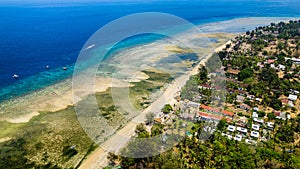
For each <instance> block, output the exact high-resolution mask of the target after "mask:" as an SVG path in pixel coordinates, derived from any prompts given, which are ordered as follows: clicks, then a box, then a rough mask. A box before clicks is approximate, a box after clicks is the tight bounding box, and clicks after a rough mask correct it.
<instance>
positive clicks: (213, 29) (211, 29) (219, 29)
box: [0, 17, 296, 123]
mask: <svg viewBox="0 0 300 169" xmlns="http://www.w3.org/2000/svg"><path fill="white" fill-rule="evenodd" d="M295 18H296V17H248V18H235V19H230V20H224V21H217V22H211V23H204V24H201V25H198V28H199V29H200V31H202V32H203V33H204V34H205V35H207V34H222V33H226V31H227V32H228V29H233V27H237V28H241V29H243V28H245V26H246V25H248V24H249V23H248V22H247V21H255V22H254V23H251V25H252V27H253V25H255V24H258V23H259V24H263V23H264V24H265V25H266V24H269V23H270V21H274V22H279V21H282V20H284V21H288V20H290V19H295ZM220 25H222V26H220ZM233 30H234V31H233V32H235V33H237V32H236V29H233ZM244 31H246V30H244ZM229 32H230V31H229ZM230 33H232V32H230ZM184 34H185V32H181V33H179V36H181V35H184ZM153 43H155V42H153ZM144 46H146V45H141V46H138V47H144ZM121 53H122V52H121ZM166 56H167V55H165V54H162V55H161V56H160V57H156V59H161V58H164V57H166ZM154 60H155V59H154ZM102 80H103V81H102V82H104V83H105V84H106V87H105V89H107V88H109V87H110V86H109V85H107V79H106V80H105V79H102ZM67 90H72V82H71V78H67V79H65V80H62V81H60V82H58V83H55V84H53V85H50V86H48V87H45V88H43V89H40V90H38V91H34V92H31V93H28V94H26V95H24V96H20V97H17V98H14V99H8V100H5V101H3V102H1V103H0V108H1V111H0V121H4V120H7V121H9V122H12V123H24V122H28V121H30V119H31V118H32V117H34V116H37V115H38V114H39V113H38V112H39V111H50V112H51V111H57V110H61V109H63V108H66V107H67V106H69V105H73V104H74V102H73V101H72V99H67V96H66V95H65V94H62V93H63V92H66V91H67ZM51 91H52V92H51ZM102 91H105V90H104V89H102V90H99V91H98V92H102ZM60 94H61V95H64V98H63V99H62V100H63V102H64V103H63V104H62V103H61V102H57V104H49V105H44V106H38V107H40V108H39V109H36V110H34V111H30V112H24V113H20V114H14V112H15V111H19V110H20V108H18V107H22V106H23V107H25V108H29V109H30V108H31V107H32V106H31V104H28V103H26V101H27V102H32V101H31V100H35V97H36V96H39V95H46V96H47V97H49V96H50V97H51V98H52V99H51V100H52V101H54V102H55V100H60V97H57V95H60ZM67 95H68V97H71V98H72V95H71V94H67ZM46 96H45V97H46ZM53 97H54V98H53ZM41 100H48V99H41ZM43 104H45V103H43ZM15 105H20V106H15ZM8 109H11V110H8ZM21 110H22V111H24V110H23V109H21ZM22 111H21V112H22ZM3 116H4V117H3ZM15 116H18V117H15Z"/></svg>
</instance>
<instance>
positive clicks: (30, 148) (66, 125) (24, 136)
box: [0, 71, 172, 169]
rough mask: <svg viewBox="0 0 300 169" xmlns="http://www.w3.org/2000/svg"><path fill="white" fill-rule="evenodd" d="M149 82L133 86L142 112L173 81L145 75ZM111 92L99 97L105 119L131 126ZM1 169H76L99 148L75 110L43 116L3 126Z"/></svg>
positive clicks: (0, 134)
mask: <svg viewBox="0 0 300 169" xmlns="http://www.w3.org/2000/svg"><path fill="white" fill-rule="evenodd" d="M144 73H146V74H147V75H148V76H149V77H150V78H148V79H146V80H142V81H140V82H135V83H133V87H130V88H129V91H130V95H129V97H130V99H131V101H132V102H133V103H134V105H135V106H136V107H137V108H139V109H142V108H144V107H143V106H144V105H145V102H147V101H149V99H150V97H149V96H150V95H151V93H153V92H156V91H158V90H160V88H162V87H163V86H164V85H166V84H167V83H169V82H170V81H171V80H172V78H171V76H170V75H169V74H167V73H162V72H155V71H145V72H144ZM110 91H111V90H107V91H105V92H101V93H96V98H97V102H98V105H99V109H100V112H101V115H102V117H104V118H105V119H106V120H107V122H108V124H109V125H111V126H113V127H115V128H120V127H122V126H123V125H124V124H126V123H127V122H128V119H126V118H124V117H123V116H122V114H120V113H119V111H118V110H117V108H116V107H115V105H114V103H113V99H112V95H111V93H110ZM0 130H1V132H0V168H7V169H9V168H22V169H24V168H76V166H78V165H79V164H80V162H81V161H82V160H83V159H84V158H85V157H86V155H87V154H89V153H90V152H91V151H93V149H95V148H96V147H97V145H95V144H94V142H93V141H92V140H91V139H90V138H89V137H88V136H87V134H86V133H85V132H84V130H83V129H82V127H81V125H80V123H79V122H78V120H77V116H76V112H75V109H74V107H73V106H69V107H67V108H66V109H63V110H60V111H56V112H40V115H38V116H36V117H34V118H32V119H31V120H30V121H29V122H28V123H19V124H13V123H9V122H6V121H2V122H1V123H0Z"/></svg>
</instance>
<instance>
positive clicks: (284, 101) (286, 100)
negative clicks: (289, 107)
mask: <svg viewBox="0 0 300 169" xmlns="http://www.w3.org/2000/svg"><path fill="white" fill-rule="evenodd" d="M281 102H282V104H288V103H289V100H288V99H281Z"/></svg>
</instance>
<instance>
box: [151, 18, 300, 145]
mask: <svg viewBox="0 0 300 169" xmlns="http://www.w3.org/2000/svg"><path fill="white" fill-rule="evenodd" d="M294 24H298V21H295V22H293V21H290V23H289V24H285V23H279V24H278V25H275V24H271V26H269V27H259V28H256V30H253V31H252V32H250V31H248V32H247V33H245V34H243V35H240V36H237V37H236V38H235V39H233V40H232V41H231V43H229V44H227V45H226V48H225V49H223V50H222V51H221V52H219V53H215V54H214V55H213V56H212V57H211V59H210V60H212V61H211V62H210V60H208V62H207V63H206V64H211V65H210V67H214V65H212V63H213V62H214V57H219V58H220V59H222V66H221V68H216V69H214V70H207V69H208V68H205V66H202V68H200V69H199V74H198V75H197V76H195V77H191V79H190V81H191V82H190V83H189V82H188V83H187V84H186V86H185V88H184V89H183V90H182V91H181V93H178V95H177V96H176V97H175V99H176V100H177V102H176V103H175V104H174V105H167V106H168V107H170V108H169V109H170V111H163V110H162V111H161V112H158V113H155V114H156V116H155V118H154V120H155V123H159V124H163V125H167V126H170V125H172V123H174V122H176V120H184V121H189V122H199V121H204V122H206V123H205V124H206V125H208V124H214V127H212V128H210V129H211V130H212V131H209V132H211V133H212V132H214V131H217V132H220V133H221V135H222V136H224V137H227V138H228V139H231V140H236V141H238V142H245V143H247V144H253V145H256V144H257V143H259V142H267V141H268V140H270V139H271V138H274V135H275V133H276V132H277V131H278V130H279V129H280V128H281V127H282V125H283V123H285V124H287V123H289V121H290V120H291V119H295V118H297V116H299V111H298V110H300V101H299V99H298V96H299V85H298V84H299V71H300V59H298V58H297V57H298V56H299V53H298V50H299V44H300V43H299V41H298V39H297V38H294V37H293V36H292V33H291V34H286V35H285V36H287V37H281V36H282V32H283V31H284V29H287V27H288V28H290V27H291V26H290V25H294ZM275 37H279V38H275ZM224 75H225V76H224ZM216 79H217V81H223V82H225V84H226V85H224V86H221V85H220V84H219V83H218V82H216ZM220 79H221V80H220ZM195 86H196V87H195ZM222 91H223V92H224V91H225V93H226V96H223V98H222V96H221V95H222ZM219 95H220V96H219ZM221 121H224V122H225V123H224V124H223V126H221V125H220V124H219V123H221ZM187 123H188V122H186V124H185V123H183V125H182V127H186V126H187ZM184 124H185V125H184ZM210 126H211V125H210ZM166 128H168V127H166ZM204 129H206V128H205V127H204ZM203 131H207V130H203ZM187 133H188V134H187V135H188V136H191V135H190V132H187ZM196 134H198V133H196ZM291 137H293V136H291Z"/></svg>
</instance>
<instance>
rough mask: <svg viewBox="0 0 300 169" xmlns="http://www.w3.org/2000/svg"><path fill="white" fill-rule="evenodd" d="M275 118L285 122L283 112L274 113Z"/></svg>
mask: <svg viewBox="0 0 300 169" xmlns="http://www.w3.org/2000/svg"><path fill="white" fill-rule="evenodd" d="M274 114H275V116H276V117H275V118H276V119H282V120H286V113H285V112H278V111H276V112H275V113H274Z"/></svg>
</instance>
